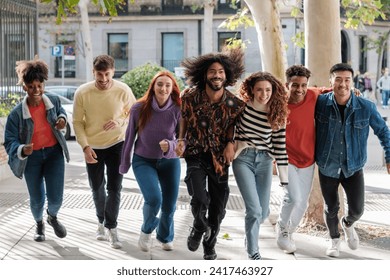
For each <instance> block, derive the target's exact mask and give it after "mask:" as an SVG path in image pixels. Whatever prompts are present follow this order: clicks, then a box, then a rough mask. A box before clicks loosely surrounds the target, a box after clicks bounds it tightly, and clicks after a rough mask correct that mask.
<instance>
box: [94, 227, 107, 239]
mask: <svg viewBox="0 0 390 280" xmlns="http://www.w3.org/2000/svg"><path fill="white" fill-rule="evenodd" d="M96 239H97V240H100V241H103V240H107V238H106V233H105V229H104V225H103V224H101V223H98V228H97V230H96Z"/></svg>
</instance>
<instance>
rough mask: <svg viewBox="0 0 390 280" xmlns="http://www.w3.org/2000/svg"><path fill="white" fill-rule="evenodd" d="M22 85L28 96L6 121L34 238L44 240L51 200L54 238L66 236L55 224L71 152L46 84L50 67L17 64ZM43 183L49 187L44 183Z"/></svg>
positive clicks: (7, 142) (57, 106)
mask: <svg viewBox="0 0 390 280" xmlns="http://www.w3.org/2000/svg"><path fill="white" fill-rule="evenodd" d="M16 72H17V74H18V77H19V83H20V84H21V83H22V84H23V89H24V90H25V91H26V93H27V96H26V97H24V99H23V101H22V102H21V103H19V104H18V105H16V106H15V108H14V109H13V110H12V111H11V113H10V115H9V116H8V118H7V123H6V127H5V137H4V138H5V141H4V146H5V149H6V151H7V154H8V156H9V160H8V164H9V165H10V167H11V170H12V172H13V173H14V175H15V176H16V177H18V178H20V179H22V178H23V175H24V177H25V180H26V183H27V189H28V192H29V195H30V209H31V212H32V215H33V217H34V220H35V221H36V232H35V235H34V240H35V241H37V242H40V241H44V240H45V227H44V223H43V210H44V205H45V196H46V197H47V201H48V204H47V205H48V209H47V214H48V216H47V222H48V224H49V225H51V226H52V227H53V229H54V232H55V234H56V235H57V236H58V237H60V238H64V237H65V236H66V229H65V227H64V226H63V225H62V224H61V223H60V222H59V221H58V220H57V213H58V211H59V209H60V208H61V205H62V200H63V193H64V171H65V162H64V154H65V156H66V159H67V161H69V152H68V148H67V145H66V140H65V137H64V135H63V134H62V133H61V129H63V128H64V127H65V125H66V121H67V119H66V113H65V110H64V109H63V108H62V107H61V103H60V100H59V98H58V97H57V96H46V95H44V94H43V92H44V81H45V80H47V78H48V66H47V64H46V63H45V62H43V61H42V60H38V59H35V60H32V61H20V62H17V66H16ZM44 181H45V184H44Z"/></svg>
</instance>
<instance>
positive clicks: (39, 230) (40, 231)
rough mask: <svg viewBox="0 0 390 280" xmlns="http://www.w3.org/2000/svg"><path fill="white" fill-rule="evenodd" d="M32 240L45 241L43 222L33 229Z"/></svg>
mask: <svg viewBox="0 0 390 280" xmlns="http://www.w3.org/2000/svg"><path fill="white" fill-rule="evenodd" d="M34 240H35V241H36V242H42V241H45V224H44V223H43V221H40V222H37V226H36V228H35V234H34Z"/></svg>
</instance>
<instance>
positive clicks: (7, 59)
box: [0, 0, 38, 98]
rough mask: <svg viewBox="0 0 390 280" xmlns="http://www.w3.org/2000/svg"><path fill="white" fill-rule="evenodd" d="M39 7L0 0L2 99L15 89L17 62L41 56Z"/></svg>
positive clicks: (16, 0) (26, 0)
mask: <svg viewBox="0 0 390 280" xmlns="http://www.w3.org/2000/svg"><path fill="white" fill-rule="evenodd" d="M37 15H38V14H37V5H36V3H35V1H29V0H0V46H1V48H0V89H1V90H0V98H6V97H7V96H6V95H7V94H8V92H9V89H11V88H13V87H15V85H16V83H17V77H16V73H15V62H16V61H18V60H26V59H32V58H33V57H34V54H36V53H38V25H37V22H38V20H37Z"/></svg>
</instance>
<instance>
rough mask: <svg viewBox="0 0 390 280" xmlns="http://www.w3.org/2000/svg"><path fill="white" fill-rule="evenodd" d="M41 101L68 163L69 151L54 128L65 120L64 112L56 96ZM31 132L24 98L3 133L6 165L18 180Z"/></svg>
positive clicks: (30, 122) (22, 168)
mask: <svg viewBox="0 0 390 280" xmlns="http://www.w3.org/2000/svg"><path fill="white" fill-rule="evenodd" d="M42 99H43V102H44V104H45V107H46V116H47V121H48V122H49V124H50V127H51V129H52V131H53V133H54V136H55V137H56V138H57V140H58V143H59V144H60V145H61V147H62V151H63V152H64V154H65V158H66V161H67V162H69V151H68V146H67V144H66V140H65V137H64V135H63V134H62V133H61V131H60V130H57V129H56V128H55V125H56V122H57V120H58V119H59V118H65V120H67V118H66V112H65V110H64V108H62V106H61V102H60V99H59V98H58V97H57V96H47V95H42ZM33 131H34V122H33V120H32V118H31V114H30V111H29V109H28V105H27V96H26V97H25V98H24V99H23V101H22V102H21V103H19V104H18V105H16V106H15V108H14V109H13V110H12V111H11V113H10V114H9V116H8V118H7V123H6V126H5V132H4V146H5V149H6V151H7V154H8V164H9V166H10V167H11V170H12V172H13V173H14V175H15V176H16V177H18V178H20V179H22V178H23V173H24V169H25V168H26V164H27V160H28V156H27V157H23V156H22V149H23V147H24V145H25V144H27V143H31V139H32V136H33Z"/></svg>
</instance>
